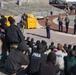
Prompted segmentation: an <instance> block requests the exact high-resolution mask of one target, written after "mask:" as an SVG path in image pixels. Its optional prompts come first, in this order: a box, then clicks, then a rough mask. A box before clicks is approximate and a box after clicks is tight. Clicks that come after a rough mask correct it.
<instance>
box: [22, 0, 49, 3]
mask: <svg viewBox="0 0 76 75" xmlns="http://www.w3.org/2000/svg"><path fill="white" fill-rule="evenodd" d="M21 1H22V2H28V3H34V2H41V3H49V0H21Z"/></svg>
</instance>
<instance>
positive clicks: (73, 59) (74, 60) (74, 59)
mask: <svg viewBox="0 0 76 75" xmlns="http://www.w3.org/2000/svg"><path fill="white" fill-rule="evenodd" d="M75 64H76V45H74V46H73V49H72V50H71V51H70V54H69V55H68V56H67V57H65V59H64V65H65V75H71V74H70V69H71V67H72V66H74V65H75Z"/></svg>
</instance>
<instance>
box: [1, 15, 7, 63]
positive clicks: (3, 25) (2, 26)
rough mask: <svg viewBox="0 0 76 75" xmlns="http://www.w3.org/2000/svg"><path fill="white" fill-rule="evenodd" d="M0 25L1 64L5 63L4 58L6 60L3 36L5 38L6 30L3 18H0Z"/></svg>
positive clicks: (5, 21)
mask: <svg viewBox="0 0 76 75" xmlns="http://www.w3.org/2000/svg"><path fill="white" fill-rule="evenodd" d="M0 23H1V26H0V28H1V31H0V34H1V35H0V37H1V39H2V42H3V44H2V58H1V61H2V62H5V60H6V58H7V45H6V39H5V36H6V30H7V28H8V27H7V25H6V24H7V19H6V18H5V17H2V18H1V19H0Z"/></svg>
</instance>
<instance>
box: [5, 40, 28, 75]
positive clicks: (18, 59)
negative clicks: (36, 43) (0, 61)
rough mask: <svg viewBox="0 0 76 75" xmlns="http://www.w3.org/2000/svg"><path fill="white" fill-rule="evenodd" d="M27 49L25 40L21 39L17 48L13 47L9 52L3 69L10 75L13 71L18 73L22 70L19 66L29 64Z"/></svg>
mask: <svg viewBox="0 0 76 75" xmlns="http://www.w3.org/2000/svg"><path fill="white" fill-rule="evenodd" d="M27 50H28V47H27V45H26V42H25V41H23V42H21V43H20V44H19V45H18V48H17V49H13V50H12V51H11V52H10V54H9V56H8V58H7V60H6V62H5V70H6V71H7V73H9V74H10V75H11V74H14V73H18V74H20V73H21V71H22V70H23V69H22V67H21V66H22V65H28V64H29V59H28V56H27Z"/></svg>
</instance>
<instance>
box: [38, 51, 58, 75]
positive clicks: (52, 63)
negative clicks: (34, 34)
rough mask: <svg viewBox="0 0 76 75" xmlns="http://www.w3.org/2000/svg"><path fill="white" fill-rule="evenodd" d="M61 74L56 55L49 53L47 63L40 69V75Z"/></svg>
mask: <svg viewBox="0 0 76 75" xmlns="http://www.w3.org/2000/svg"><path fill="white" fill-rule="evenodd" d="M58 72H59V67H58V65H57V63H56V54H55V53H54V52H51V53H49V55H48V56H47V61H46V62H42V63H41V65H40V69H39V75H56V74H57V73H58Z"/></svg>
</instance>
